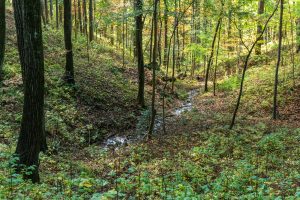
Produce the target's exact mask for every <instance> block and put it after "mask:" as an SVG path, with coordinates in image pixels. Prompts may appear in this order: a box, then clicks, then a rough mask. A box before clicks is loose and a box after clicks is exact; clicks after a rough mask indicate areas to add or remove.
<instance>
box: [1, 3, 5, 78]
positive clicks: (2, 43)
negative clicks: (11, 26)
mask: <svg viewBox="0 0 300 200" xmlns="http://www.w3.org/2000/svg"><path fill="white" fill-rule="evenodd" d="M5 13H6V12H5V0H0V82H1V81H2V69H3V63H4V53H5V32H6V22H5Z"/></svg>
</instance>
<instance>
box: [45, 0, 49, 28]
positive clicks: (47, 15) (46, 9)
mask: <svg viewBox="0 0 300 200" xmlns="http://www.w3.org/2000/svg"><path fill="white" fill-rule="evenodd" d="M44 5H45V17H46V23H47V24H48V23H49V9H48V0H45V3H44Z"/></svg>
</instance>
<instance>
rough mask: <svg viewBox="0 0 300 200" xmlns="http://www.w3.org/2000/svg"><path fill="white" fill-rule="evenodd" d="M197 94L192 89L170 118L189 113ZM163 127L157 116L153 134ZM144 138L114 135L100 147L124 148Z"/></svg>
mask: <svg viewBox="0 0 300 200" xmlns="http://www.w3.org/2000/svg"><path fill="white" fill-rule="evenodd" d="M198 94H199V90H198V89H192V90H190V91H189V92H188V98H187V99H186V100H185V101H184V102H182V103H181V105H180V106H179V107H176V108H174V109H173V111H171V114H172V115H171V116H169V118H170V117H180V116H181V115H182V114H183V113H185V112H189V111H191V110H192V109H193V107H194V98H195V97H196V96H197V95H198ZM162 125H163V118H162V116H160V115H157V116H156V118H155V122H154V133H157V132H159V131H160V130H161V129H162ZM145 136H146V133H145V134H138V135H134V136H125V135H123V136H119V135H114V136H111V137H109V138H107V139H106V140H105V141H104V142H103V143H102V146H103V147H104V148H106V149H108V148H112V147H113V148H116V147H119V146H124V145H127V144H130V143H134V142H136V141H139V140H142V139H144V138H145Z"/></svg>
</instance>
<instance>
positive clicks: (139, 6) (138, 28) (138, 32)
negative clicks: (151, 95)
mask: <svg viewBox="0 0 300 200" xmlns="http://www.w3.org/2000/svg"><path fill="white" fill-rule="evenodd" d="M134 9H135V12H136V13H138V14H137V15H136V16H135V41H136V42H135V44H136V54H137V64H138V73H139V88H138V103H139V105H140V106H141V107H145V99H144V96H145V94H144V93H145V92H144V90H145V74H144V73H145V72H144V55H143V0H135V4H134Z"/></svg>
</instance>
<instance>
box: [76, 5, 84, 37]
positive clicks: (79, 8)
mask: <svg viewBox="0 0 300 200" xmlns="http://www.w3.org/2000/svg"><path fill="white" fill-rule="evenodd" d="M77 6H78V8H77V9H78V21H79V30H80V33H83V27H82V14H81V10H82V9H81V3H80V0H78V5H77Z"/></svg>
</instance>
